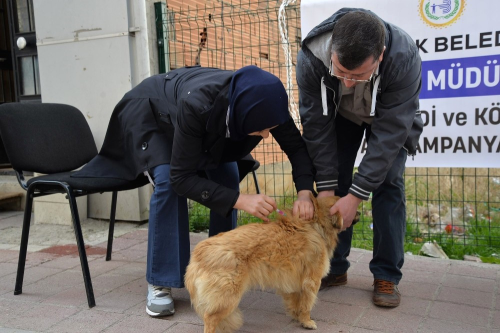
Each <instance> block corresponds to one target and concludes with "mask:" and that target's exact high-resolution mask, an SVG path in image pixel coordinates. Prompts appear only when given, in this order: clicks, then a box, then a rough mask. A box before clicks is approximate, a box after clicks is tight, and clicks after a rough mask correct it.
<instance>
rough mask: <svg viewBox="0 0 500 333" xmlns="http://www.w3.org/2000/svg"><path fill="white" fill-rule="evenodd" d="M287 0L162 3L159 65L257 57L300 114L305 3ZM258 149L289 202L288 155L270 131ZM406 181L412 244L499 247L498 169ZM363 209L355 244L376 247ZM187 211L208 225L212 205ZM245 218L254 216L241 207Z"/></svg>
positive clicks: (422, 173) (409, 173)
mask: <svg viewBox="0 0 500 333" xmlns="http://www.w3.org/2000/svg"><path fill="white" fill-rule="evenodd" d="M290 2H291V4H288V5H287V6H283V10H282V11H281V12H280V5H281V4H282V2H281V1H273V0H267V1H263V0H261V1H249V0H247V1H241V0H233V1H201V0H191V1H189V0H184V1H179V0H167V1H166V4H165V3H157V4H156V12H157V33H158V45H159V57H160V59H161V66H160V71H161V72H165V71H168V70H171V69H175V68H179V67H183V66H191V65H198V64H199V65H202V66H209V67H218V68H222V69H228V70H236V69H239V68H241V67H243V66H246V65H250V64H252V65H256V66H259V67H260V68H262V69H265V70H267V71H269V72H271V73H273V74H275V75H276V76H278V77H280V78H281V80H282V81H283V84H284V85H285V87H286V88H287V89H288V93H289V96H290V99H291V103H290V110H291V112H292V114H294V115H296V104H295V102H294V101H298V90H297V86H296V85H295V63H296V62H295V60H296V56H297V52H298V50H299V49H300V46H301V45H300V43H301V39H302V36H301V31H300V4H299V3H298V2H297V3H294V2H292V1H290ZM280 24H281V27H282V29H281V31H280ZM284 45H285V46H286V47H288V50H289V52H290V55H291V58H290V60H289V61H288V59H287V57H286V55H287V53H286V50H284V49H283V46H284ZM162 66H163V67H162ZM297 120H298V119H297ZM297 126H299V128H300V124H299V122H298V121H297ZM253 155H254V157H255V158H256V159H257V160H258V161H260V163H261V167H260V168H259V170H258V171H257V173H258V179H259V184H260V187H261V190H262V192H264V193H266V194H268V195H271V196H274V197H275V198H276V200H277V202H278V204H279V205H281V206H287V207H288V208H289V207H290V206H291V204H292V202H293V199H294V194H295V190H294V187H293V182H292V177H291V168H290V164H289V162H288V161H287V158H286V156H285V155H284V154H283V153H282V152H281V150H280V149H279V147H278V145H277V144H276V143H275V142H274V141H273V140H272V138H271V139H269V140H264V141H263V142H262V143H261V144H260V145H259V146H258V147H257V148H256V149H255V150H254V152H253ZM247 178H248V179H247V180H244V181H243V182H242V192H244V193H245V192H248V193H254V191H255V188H254V185H253V179H252V178H250V177H247ZM405 184H406V197H407V233H406V236H407V238H406V240H407V242H406V248H407V251H412V252H414V253H415V252H418V250H419V249H420V248H421V246H422V243H424V242H427V241H432V240H436V241H437V243H439V244H441V246H443V247H445V250H446V249H448V250H450V249H451V248H455V249H456V248H457V246H461V250H460V251H458V253H459V254H452V255H451V257H460V256H461V254H463V253H468V254H474V253H481V254H482V255H483V256H484V255H485V256H493V257H494V256H495V255H496V252H498V251H500V169H470V168H447V169H444V168H407V169H406V172H405ZM360 211H361V219H360V222H359V223H358V224H357V225H356V226H355V232H354V241H353V245H354V246H357V247H363V248H371V246H372V235H373V233H372V217H371V202H370V201H368V202H364V203H363V204H362V206H360ZM190 219H191V223H192V224H193V228H195V229H196V228H200V226H201V228H203V226H206V225H207V222H208V211H207V210H206V209H205V208H203V207H201V206H199V205H196V204H192V205H191V214H190ZM240 219H241V220H242V221H243V222H242V223H246V222H248V221H255V220H254V219H252V218H249V217H248V216H245V215H244V214H240ZM447 252H450V253H451V252H453V251H447ZM455 252H456V251H455ZM460 259H461V258H460Z"/></svg>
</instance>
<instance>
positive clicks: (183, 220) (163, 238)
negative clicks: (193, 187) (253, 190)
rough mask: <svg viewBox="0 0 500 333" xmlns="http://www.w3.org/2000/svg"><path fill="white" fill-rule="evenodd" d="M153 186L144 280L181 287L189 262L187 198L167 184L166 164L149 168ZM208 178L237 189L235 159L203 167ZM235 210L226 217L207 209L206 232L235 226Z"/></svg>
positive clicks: (153, 283) (164, 285)
mask: <svg viewBox="0 0 500 333" xmlns="http://www.w3.org/2000/svg"><path fill="white" fill-rule="evenodd" d="M150 174H151V177H152V178H153V180H154V183H155V188H154V192H153V195H152V196H151V201H150V211H149V227H148V254H147V268H146V269H147V271H146V280H147V281H148V283H150V284H152V285H155V286H163V287H174V288H183V287H184V274H185V273H186V267H187V265H188V264H189V257H190V250H191V249H190V242H189V219H188V209H187V199H186V198H183V197H180V196H178V195H177V193H175V191H174V190H173V189H172V186H171V184H170V165H169V164H162V165H158V166H157V167H154V168H153V169H152V170H151V172H150ZM206 174H207V176H208V178H209V179H210V180H213V181H215V182H216V183H218V184H221V185H223V186H225V187H228V188H231V189H235V190H239V175H238V167H237V165H236V162H231V163H224V164H221V165H220V166H219V167H218V168H217V169H215V170H206ZM236 216H237V211H236V210H235V209H233V211H232V212H231V214H230V215H229V216H228V217H224V216H221V215H219V214H217V213H215V212H212V211H211V212H210V228H209V236H214V235H216V234H218V233H220V232H224V231H229V230H232V229H234V228H236Z"/></svg>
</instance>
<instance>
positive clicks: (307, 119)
mask: <svg viewBox="0 0 500 333" xmlns="http://www.w3.org/2000/svg"><path fill="white" fill-rule="evenodd" d="M309 56H310V57H313V55H312V54H311V55H309ZM320 66H324V65H323V64H322V63H321V65H320ZM317 70H318V69H315V68H314V66H313V65H312V64H311V62H310V59H308V57H307V56H306V55H305V53H304V50H300V51H299V54H298V56H297V68H296V77H297V84H298V86H299V105H300V108H299V110H300V118H301V122H302V128H303V133H302V138H303V139H304V141H305V143H306V146H307V150H308V152H309V156H311V159H312V161H313V165H314V168H315V170H316V175H315V178H314V180H315V181H316V189H317V191H318V192H321V191H327V190H335V189H337V188H338V170H337V138H336V135H335V122H334V119H335V114H334V113H335V110H332V111H329V112H327V114H326V115H325V114H324V112H323V103H322V96H321V85H322V84H321V83H322V80H323V77H322V76H321V74H319V73H318V72H317ZM325 89H327V88H325ZM332 94H333V91H331V90H330V93H329V96H332ZM325 98H326V96H325ZM325 102H326V100H325ZM330 103H331V101H330Z"/></svg>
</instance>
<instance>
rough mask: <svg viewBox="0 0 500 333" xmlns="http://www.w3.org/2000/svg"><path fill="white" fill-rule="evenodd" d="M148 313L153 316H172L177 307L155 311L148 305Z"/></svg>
mask: <svg viewBox="0 0 500 333" xmlns="http://www.w3.org/2000/svg"><path fill="white" fill-rule="evenodd" d="M146 313H147V314H148V315H150V316H151V317H165V316H171V315H173V314H174V313H175V309H173V310H172V311H168V310H167V311H164V312H160V313H158V312H153V311H151V310H149V309H148V307H147V306H146Z"/></svg>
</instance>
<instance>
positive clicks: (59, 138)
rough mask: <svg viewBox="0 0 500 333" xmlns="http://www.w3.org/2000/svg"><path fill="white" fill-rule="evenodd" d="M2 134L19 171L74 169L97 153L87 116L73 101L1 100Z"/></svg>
mask: <svg viewBox="0 0 500 333" xmlns="http://www.w3.org/2000/svg"><path fill="white" fill-rule="evenodd" d="M0 134H1V136H2V140H3V143H4V147H5V150H6V152H7V156H8V158H9V161H10V163H11V164H12V167H13V168H14V169H15V170H18V171H32V172H39V173H47V174H50V173H56V172H66V171H71V170H74V169H77V168H79V167H81V166H82V165H84V164H85V163H87V162H88V161H90V160H91V159H92V158H93V157H94V156H95V155H97V147H96V145H95V141H94V137H93V136H92V132H91V131H90V128H89V125H88V123H87V121H86V120H85V117H84V116H83V114H82V113H81V112H80V111H79V110H78V109H76V108H75V107H73V106H70V105H65V104H49V103H47V104H43V103H42V104H31V103H29V104H27V103H6V104H2V105H0Z"/></svg>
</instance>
